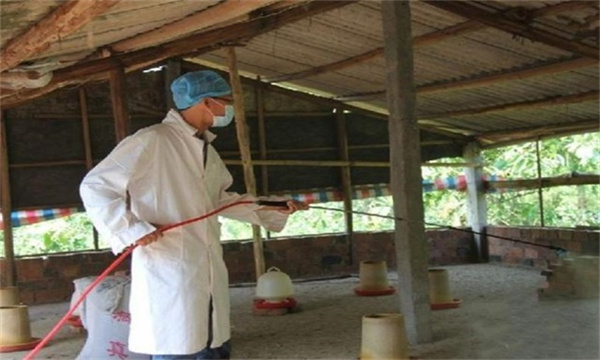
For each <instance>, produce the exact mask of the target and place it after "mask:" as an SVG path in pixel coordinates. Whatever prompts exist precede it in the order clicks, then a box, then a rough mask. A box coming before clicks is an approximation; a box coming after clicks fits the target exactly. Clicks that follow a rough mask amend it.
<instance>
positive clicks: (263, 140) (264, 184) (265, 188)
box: [254, 77, 271, 239]
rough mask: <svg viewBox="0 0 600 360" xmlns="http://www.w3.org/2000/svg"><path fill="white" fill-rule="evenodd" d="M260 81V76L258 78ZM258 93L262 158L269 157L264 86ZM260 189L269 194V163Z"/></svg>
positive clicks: (257, 106)
mask: <svg viewBox="0 0 600 360" xmlns="http://www.w3.org/2000/svg"><path fill="white" fill-rule="evenodd" d="M258 81H259V82H260V77H259V78H258ZM254 91H255V94H256V114H257V120H258V141H259V146H260V148H259V156H260V159H261V160H266V159H267V127H266V125H265V98H264V92H263V89H262V86H260V85H257V86H256V87H255V88H254ZM260 175H261V176H260V185H261V186H260V190H261V193H262V194H263V195H265V196H266V195H269V169H268V166H267V165H261V167H260ZM266 233H267V234H266V237H267V239H269V238H270V237H271V233H270V232H268V231H267V232H266Z"/></svg>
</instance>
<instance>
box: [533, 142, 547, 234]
mask: <svg viewBox="0 0 600 360" xmlns="http://www.w3.org/2000/svg"><path fill="white" fill-rule="evenodd" d="M535 160H536V163H537V175H538V201H539V206H540V226H541V227H544V224H545V222H544V193H543V190H542V163H541V159H540V139H539V138H538V139H537V140H536V141H535Z"/></svg>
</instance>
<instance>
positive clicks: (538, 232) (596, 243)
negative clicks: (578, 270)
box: [487, 226, 600, 268]
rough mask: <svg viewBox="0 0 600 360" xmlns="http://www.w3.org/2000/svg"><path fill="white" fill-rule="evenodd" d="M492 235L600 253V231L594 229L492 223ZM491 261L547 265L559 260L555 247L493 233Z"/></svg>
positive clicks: (577, 250)
mask: <svg viewBox="0 0 600 360" xmlns="http://www.w3.org/2000/svg"><path fill="white" fill-rule="evenodd" d="M487 234H488V235H497V236H501V237H506V238H511V239H516V240H522V241H527V242H531V243H534V244H540V245H552V246H557V247H561V248H563V249H565V250H567V251H568V252H572V253H574V254H577V255H593V256H598V255H600V254H599V253H600V232H598V231H591V230H578V229H563V228H540V227H508V226H488V227H487ZM489 254H490V261H493V262H502V263H507V264H517V265H527V266H535V267H540V268H545V267H546V266H547V265H548V263H549V262H552V261H554V260H556V258H557V256H558V254H557V252H556V251H555V250H552V249H548V248H544V247H540V246H534V245H528V244H522V243H518V242H514V241H508V240H503V239H498V238H494V237H493V236H489Z"/></svg>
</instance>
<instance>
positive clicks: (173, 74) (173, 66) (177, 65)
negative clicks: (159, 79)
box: [165, 60, 181, 110]
mask: <svg viewBox="0 0 600 360" xmlns="http://www.w3.org/2000/svg"><path fill="white" fill-rule="evenodd" d="M180 75H181V62H180V61H179V60H169V61H167V67H166V69H165V99H167V110H169V109H175V103H174V102H173V93H172V92H171V83H172V82H173V80H175V79H177V78H178V77H179V76H180Z"/></svg>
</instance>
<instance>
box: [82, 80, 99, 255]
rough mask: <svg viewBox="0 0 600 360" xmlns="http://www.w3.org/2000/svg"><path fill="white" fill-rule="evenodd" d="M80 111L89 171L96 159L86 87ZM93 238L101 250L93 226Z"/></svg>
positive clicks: (86, 162)
mask: <svg viewBox="0 0 600 360" xmlns="http://www.w3.org/2000/svg"><path fill="white" fill-rule="evenodd" d="M79 109H80V112H81V129H82V136H83V147H84V151H85V168H86V169H87V170H88V171H89V170H91V169H92V167H94V158H93V157H92V139H91V137H90V118H89V116H88V108H87V96H86V93H85V87H83V86H82V87H80V88H79ZM92 236H93V237H94V249H95V250H100V245H99V241H98V230H96V228H95V227H94V226H92Z"/></svg>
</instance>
